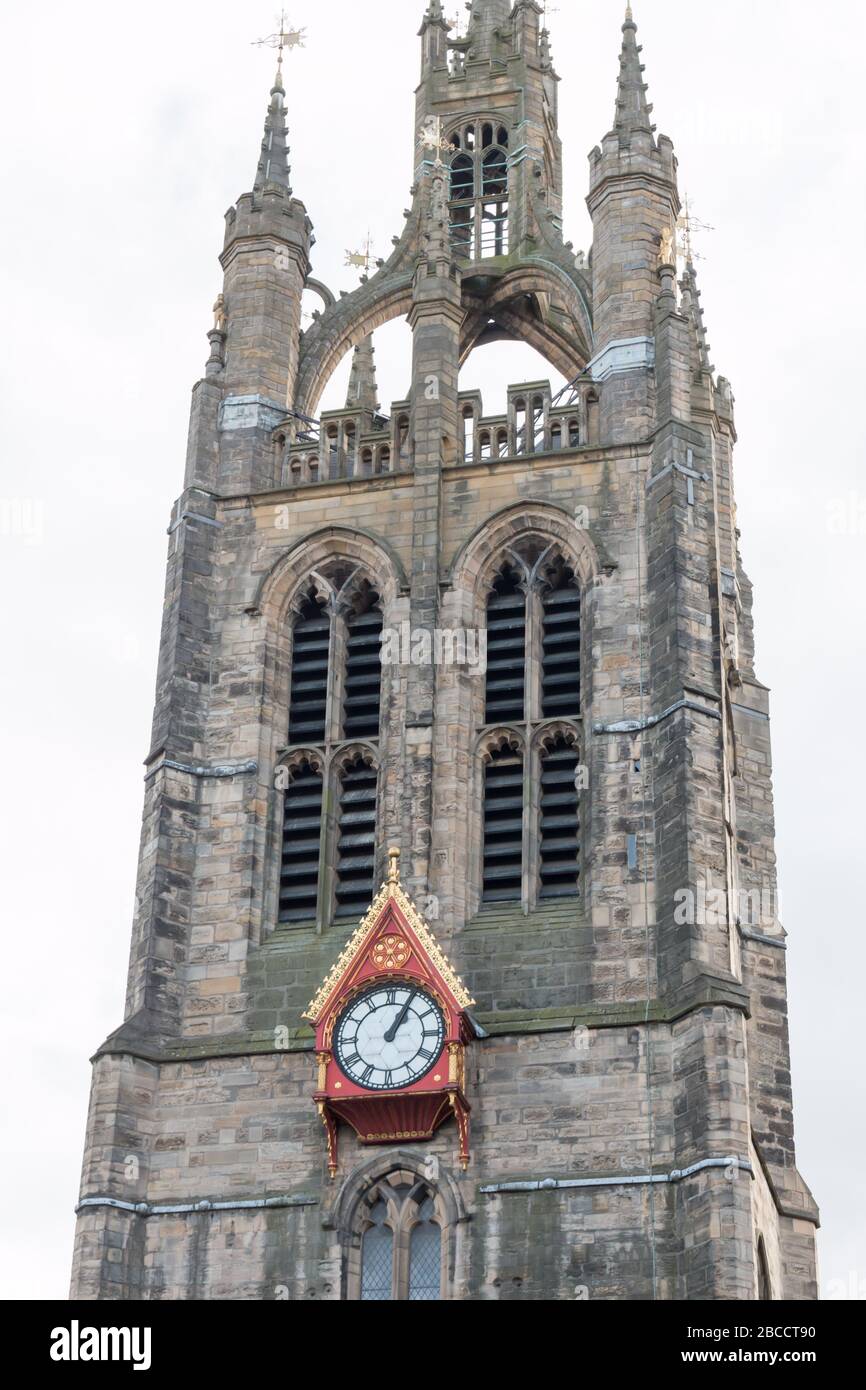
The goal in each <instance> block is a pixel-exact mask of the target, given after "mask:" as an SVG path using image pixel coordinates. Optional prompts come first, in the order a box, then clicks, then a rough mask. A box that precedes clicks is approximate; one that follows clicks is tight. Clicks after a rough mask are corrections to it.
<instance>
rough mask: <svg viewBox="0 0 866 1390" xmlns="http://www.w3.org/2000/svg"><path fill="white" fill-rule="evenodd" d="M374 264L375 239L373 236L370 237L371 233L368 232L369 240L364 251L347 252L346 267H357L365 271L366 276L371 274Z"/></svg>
mask: <svg viewBox="0 0 866 1390" xmlns="http://www.w3.org/2000/svg"><path fill="white" fill-rule="evenodd" d="M372 264H373V238H372V237H371V235H370V233H369V231H368V232H367V240H366V241H365V243H364V249H363V251H347V252H346V265H354V266H357V267H358V269H359V270H363V271H364V273H365V274H369V270H370V266H371V265H372Z"/></svg>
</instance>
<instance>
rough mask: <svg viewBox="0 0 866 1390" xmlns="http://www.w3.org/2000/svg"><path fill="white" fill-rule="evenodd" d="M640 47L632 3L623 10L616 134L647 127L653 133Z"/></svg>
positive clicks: (629, 133) (644, 129) (627, 134)
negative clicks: (623, 21)
mask: <svg viewBox="0 0 866 1390" xmlns="http://www.w3.org/2000/svg"><path fill="white" fill-rule="evenodd" d="M640 55H641V50H640V46H639V44H638V42H637V25H636V24H635V22H634V17H633V13H632V7H631V5H629V6H628V7H627V9H626V12H625V23H624V24H623V26H622V52H621V53H620V59H619V85H618V87H617V93H616V120H615V121H614V130H615V131H616V132H617V134H619V135H625V136H630V135H631V134H633V132H635V131H646V132H647V133H648V134H649V135H652V133H653V131H654V129H655V127H654V126H653V124H652V122H651V121H650V113H651V111H652V106H651V105H650V103H649V102H648V101H647V97H646V94H647V85H646V83H645V82H644V80H643V64H642V62H641V60H640Z"/></svg>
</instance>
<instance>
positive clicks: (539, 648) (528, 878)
mask: <svg viewBox="0 0 866 1390" xmlns="http://www.w3.org/2000/svg"><path fill="white" fill-rule="evenodd" d="M528 409H529V413H530V414H531V407H528ZM525 592H526V660H525V667H524V671H525V675H524V681H525V686H524V706H523V712H524V723H523V735H524V740H525V751H524V756H523V907H524V911H526V912H531V911H532V909H533V908H534V907H535V906H536V904H537V902H538V893H539V884H538V876H539V872H540V868H541V854H540V848H539V840H540V827H539V815H540V812H541V795H540V783H539V774H540V759H539V758H538V756H537V753H536V750H535V749H534V747H533V737H534V733H535V730H536V728H537V725H538V722H539V720H540V719H541V713H542V703H541V695H542V691H541V677H542V666H543V655H544V650H543V637H544V605H543V603H542V598H541V592H540V590H539V588H538V586H537V584H531V585H527V586H526V590H525Z"/></svg>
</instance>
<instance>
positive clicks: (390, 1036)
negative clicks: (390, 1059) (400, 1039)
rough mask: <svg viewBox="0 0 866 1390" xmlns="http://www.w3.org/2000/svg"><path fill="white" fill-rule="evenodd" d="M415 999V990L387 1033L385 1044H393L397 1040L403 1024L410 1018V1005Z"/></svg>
mask: <svg viewBox="0 0 866 1390" xmlns="http://www.w3.org/2000/svg"><path fill="white" fill-rule="evenodd" d="M414 998H415V991H414V990H413V991H412V993H411V994H410V995H409V998H408V999H407V1000H406V1003H405V1004H404V1005H403V1007H402V1009H401V1010H400V1012H399V1014H398V1015H397V1017H396V1019H395V1021H394V1022H393V1023H392V1024H391V1027H390V1028H389V1029H388V1031H387V1033H386V1034H385V1042H386V1043H392V1042H393V1041H394V1039H395V1038H396V1036H397V1034H398V1033H399V1031H400V1029H401V1028H402V1027H403V1024H404V1023H405V1022H406V1018H407V1016H408V1014H409V1005H410V1004H411V1003H412V1000H413V999H414Z"/></svg>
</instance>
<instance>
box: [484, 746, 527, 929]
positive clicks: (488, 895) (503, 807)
mask: <svg viewBox="0 0 866 1390" xmlns="http://www.w3.org/2000/svg"><path fill="white" fill-rule="evenodd" d="M522 871H523V758H522V756H521V754H520V753H519V752H518V751H517V750H516V749H514V748H499V749H497V750H496V751H495V752H494V753H493V755H492V757H491V759H490V761H489V762H488V764H487V766H486V768H485V773H484V900H485V902H491V903H492V902H513V901H515V900H518V901H519V899H520V896H521V888H522V878H523V872H522Z"/></svg>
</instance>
